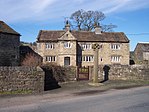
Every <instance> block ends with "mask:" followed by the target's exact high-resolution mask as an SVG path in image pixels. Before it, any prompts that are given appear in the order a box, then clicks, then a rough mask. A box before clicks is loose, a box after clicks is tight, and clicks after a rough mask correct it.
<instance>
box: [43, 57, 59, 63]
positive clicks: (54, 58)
mask: <svg viewBox="0 0 149 112" xmlns="http://www.w3.org/2000/svg"><path fill="white" fill-rule="evenodd" d="M45 61H46V62H56V56H46V57H45Z"/></svg>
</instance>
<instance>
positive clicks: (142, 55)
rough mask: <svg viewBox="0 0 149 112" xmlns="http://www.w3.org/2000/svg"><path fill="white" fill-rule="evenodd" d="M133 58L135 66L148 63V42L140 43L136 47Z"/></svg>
mask: <svg viewBox="0 0 149 112" xmlns="http://www.w3.org/2000/svg"><path fill="white" fill-rule="evenodd" d="M134 58H135V63H136V64H143V63H149V42H141V43H138V44H137V45H136V48H135V50H134Z"/></svg>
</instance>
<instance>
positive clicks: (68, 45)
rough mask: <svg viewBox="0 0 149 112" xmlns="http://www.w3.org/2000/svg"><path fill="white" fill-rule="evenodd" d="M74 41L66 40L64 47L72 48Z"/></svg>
mask: <svg viewBox="0 0 149 112" xmlns="http://www.w3.org/2000/svg"><path fill="white" fill-rule="evenodd" d="M71 46H72V43H70V42H64V48H71Z"/></svg>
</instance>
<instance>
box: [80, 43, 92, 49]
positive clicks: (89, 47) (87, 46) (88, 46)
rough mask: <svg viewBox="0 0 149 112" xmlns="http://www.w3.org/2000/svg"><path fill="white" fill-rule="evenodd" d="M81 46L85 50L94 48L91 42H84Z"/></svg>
mask: <svg viewBox="0 0 149 112" xmlns="http://www.w3.org/2000/svg"><path fill="white" fill-rule="evenodd" d="M81 47H82V49H83V50H89V49H92V46H91V44H82V45H81Z"/></svg>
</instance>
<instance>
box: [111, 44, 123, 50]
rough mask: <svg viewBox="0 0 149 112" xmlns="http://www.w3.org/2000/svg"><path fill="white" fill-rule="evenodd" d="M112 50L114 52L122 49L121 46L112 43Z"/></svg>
mask: <svg viewBox="0 0 149 112" xmlns="http://www.w3.org/2000/svg"><path fill="white" fill-rule="evenodd" d="M111 49H112V50H120V49H121V44H117V43H115V44H114V43H111Z"/></svg>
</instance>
